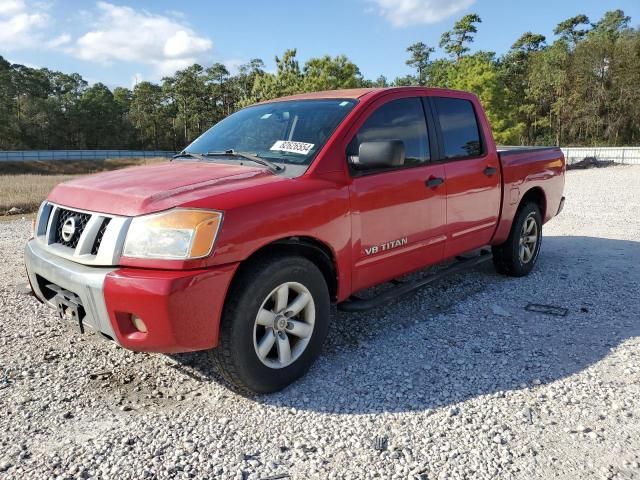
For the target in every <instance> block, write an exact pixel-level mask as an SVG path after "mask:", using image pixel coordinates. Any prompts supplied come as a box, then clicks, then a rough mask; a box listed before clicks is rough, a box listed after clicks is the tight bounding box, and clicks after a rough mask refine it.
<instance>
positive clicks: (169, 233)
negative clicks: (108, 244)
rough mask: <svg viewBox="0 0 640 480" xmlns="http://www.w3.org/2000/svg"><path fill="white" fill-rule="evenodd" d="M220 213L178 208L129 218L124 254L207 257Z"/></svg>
mask: <svg viewBox="0 0 640 480" xmlns="http://www.w3.org/2000/svg"><path fill="white" fill-rule="evenodd" d="M221 223H222V213H220V212H214V211H211V210H195V209H192V210H190V209H182V208H177V209H174V210H169V211H166V212H161V213H154V214H152V215H144V216H141V217H136V218H134V219H133V220H132V221H131V225H130V226H129V231H128V232H127V238H126V240H125V243H124V256H125V257H136V258H164V259H185V260H186V259H191V258H202V257H206V256H207V255H209V254H210V253H211V250H212V248H213V244H214V242H215V240H216V236H217V234H218V230H219V228H220V224H221Z"/></svg>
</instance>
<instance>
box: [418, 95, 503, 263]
mask: <svg viewBox="0 0 640 480" xmlns="http://www.w3.org/2000/svg"><path fill="white" fill-rule="evenodd" d="M428 103H429V104H430V105H431V110H432V113H433V116H434V118H435V119H437V120H436V121H435V122H434V123H436V127H437V132H438V138H439V147H440V160H441V162H442V165H444V169H445V177H446V184H447V207H446V210H447V214H446V216H447V243H446V247H445V253H444V256H445V257H446V258H449V257H452V256H455V255H458V254H460V253H464V252H467V251H470V250H473V249H475V248H478V247H481V246H484V245H486V244H488V243H489V241H490V240H491V237H492V236H493V232H494V231H495V228H496V225H497V222H498V218H499V215H500V201H501V196H502V192H501V183H500V164H499V158H498V155H497V154H496V152H495V151H493V152H490V151H489V148H488V145H487V142H486V140H485V138H484V134H483V131H482V129H481V124H480V121H479V118H480V117H479V115H478V112H477V110H476V109H477V108H479V105H476V104H474V102H472V101H471V100H469V99H464V98H455V97H444V96H443V97H429V102H428Z"/></svg>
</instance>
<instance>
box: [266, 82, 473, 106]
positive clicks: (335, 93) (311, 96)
mask: <svg viewBox="0 0 640 480" xmlns="http://www.w3.org/2000/svg"><path fill="white" fill-rule="evenodd" d="M407 90H419V91H420V92H421V93H422V94H424V93H427V92H429V93H432V94H435V93H438V92H440V93H442V92H455V93H457V94H459V95H461V96H469V95H470V94H469V93H468V92H462V91H457V90H449V89H444V88H429V87H422V86H407V87H386V88H347V89H342V90H324V91H321V92H309V93H299V94H296V95H288V96H286V97H278V98H271V99H269V100H264V101H262V102H258V103H272V102H282V101H287V100H320V99H335V98H348V99H356V100H357V99H361V98H363V97H368V96H372V95H375V94H381V93H383V92H385V93H389V92H394V91H407Z"/></svg>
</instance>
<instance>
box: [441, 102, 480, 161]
mask: <svg viewBox="0 0 640 480" xmlns="http://www.w3.org/2000/svg"><path fill="white" fill-rule="evenodd" d="M433 101H434V103H435V106H436V110H437V112H438V121H439V122H440V130H441V132H442V142H443V146H444V157H445V158H448V159H453V158H466V157H478V156H480V155H482V141H481V137H480V128H479V125H478V119H477V118H476V113H475V110H474V108H473V104H472V103H471V102H470V101H469V100H463V99H460V98H445V97H434V99H433Z"/></svg>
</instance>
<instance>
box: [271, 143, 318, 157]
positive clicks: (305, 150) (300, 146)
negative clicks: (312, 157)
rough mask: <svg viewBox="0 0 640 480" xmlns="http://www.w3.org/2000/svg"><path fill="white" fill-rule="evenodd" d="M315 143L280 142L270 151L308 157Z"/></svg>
mask: <svg viewBox="0 0 640 480" xmlns="http://www.w3.org/2000/svg"><path fill="white" fill-rule="evenodd" d="M313 145H314V144H313V143H305V142H291V141H288V140H278V141H277V142H276V143H274V144H273V145H272V146H271V148H270V150H278V151H280V152H291V153H299V154H301V155H308V154H309V152H310V151H311V149H312V148H313Z"/></svg>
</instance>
